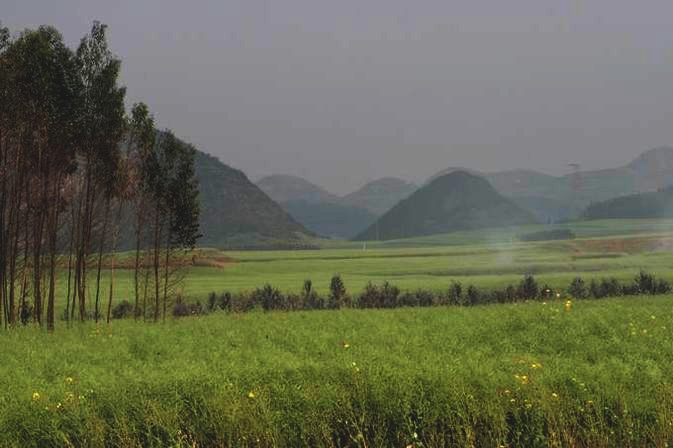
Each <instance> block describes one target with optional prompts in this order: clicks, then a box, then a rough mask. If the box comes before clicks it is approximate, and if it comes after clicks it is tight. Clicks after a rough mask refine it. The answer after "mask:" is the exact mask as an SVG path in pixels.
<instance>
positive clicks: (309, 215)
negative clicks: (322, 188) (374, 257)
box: [281, 201, 377, 239]
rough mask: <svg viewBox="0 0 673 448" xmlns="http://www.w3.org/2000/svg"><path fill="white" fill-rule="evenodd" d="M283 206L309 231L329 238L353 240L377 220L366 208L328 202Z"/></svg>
mask: <svg viewBox="0 0 673 448" xmlns="http://www.w3.org/2000/svg"><path fill="white" fill-rule="evenodd" d="M281 205H282V206H283V208H284V209H285V210H287V211H288V213H290V215H292V217H293V218H294V219H296V220H297V221H298V222H300V223H301V224H302V225H304V226H305V227H306V228H307V229H309V230H311V231H313V232H315V233H316V234H318V235H320V236H324V237H328V238H339V239H349V238H352V237H353V236H355V235H356V234H357V233H358V232H361V231H362V230H363V229H365V228H366V227H367V226H368V225H370V224H371V223H372V222H374V221H375V220H376V218H377V216H376V215H374V214H372V213H371V212H369V210H366V209H364V208H359V207H352V206H348V205H341V204H331V203H328V202H322V203H311V202H306V201H288V202H285V203H283V204H281Z"/></svg>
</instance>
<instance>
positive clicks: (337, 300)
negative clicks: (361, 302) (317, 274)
mask: <svg viewBox="0 0 673 448" xmlns="http://www.w3.org/2000/svg"><path fill="white" fill-rule="evenodd" d="M345 301H346V286H344V282H343V280H341V276H340V275H339V274H334V275H333V276H332V280H330V283H329V302H328V307H329V308H339V307H340V306H342V305H344V304H345Z"/></svg>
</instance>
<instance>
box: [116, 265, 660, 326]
mask: <svg viewBox="0 0 673 448" xmlns="http://www.w3.org/2000/svg"><path fill="white" fill-rule="evenodd" d="M671 291H672V287H671V284H670V283H669V282H668V281H667V280H664V279H657V278H655V276H654V275H653V274H650V273H647V272H644V271H641V272H640V273H639V274H638V275H637V276H636V277H635V278H634V279H633V281H631V282H629V283H620V282H619V280H617V279H616V278H614V277H611V278H601V279H591V280H590V281H589V282H588V283H587V282H586V281H585V280H584V279H583V278H582V277H575V278H574V279H573V280H572V282H571V283H570V284H569V285H568V286H567V287H566V288H564V289H554V288H551V287H550V286H548V285H547V284H543V285H542V286H540V285H539V283H538V281H537V280H536V279H535V277H534V276H532V275H526V276H524V277H523V278H522V279H521V281H520V282H519V283H518V284H516V285H511V284H510V285H508V286H507V287H505V288H503V289H480V288H477V287H476V286H474V285H472V284H470V285H467V286H463V284H462V283H460V282H452V283H451V284H450V285H449V286H448V288H447V289H446V290H444V291H439V292H436V291H429V290H424V289H418V290H416V291H401V290H400V289H399V288H398V287H397V286H395V285H393V284H391V283H389V282H384V283H382V284H380V285H376V284H374V283H371V282H370V283H368V284H367V286H365V288H364V290H362V291H361V292H360V293H359V294H355V295H351V294H349V293H348V291H347V289H346V286H345V284H344V282H343V280H342V278H341V276H340V275H334V276H333V277H332V279H331V281H330V287H329V293H328V294H327V295H326V296H321V295H319V294H318V293H317V292H316V291H315V289H314V288H313V282H312V281H311V280H306V281H305V282H304V285H303V288H302V291H301V292H300V293H298V294H297V293H287V294H284V293H283V292H281V291H280V290H279V289H278V288H275V287H273V286H272V285H270V284H266V285H264V286H263V287H261V288H256V289H255V290H252V291H244V292H238V293H231V292H228V291H227V292H222V293H216V292H211V293H210V294H209V295H208V298H207V300H206V301H205V303H202V302H201V301H197V302H195V303H187V302H184V301H183V300H181V299H178V301H177V303H176V304H175V305H174V307H173V310H172V313H173V316H175V317H182V316H190V315H200V314H205V313H208V312H212V311H218V310H223V311H227V312H235V313H241V312H247V311H252V310H254V309H262V310H264V311H274V310H278V311H298V310H329V309H339V308H361V309H376V308H378V309H383V308H400V307H430V306H475V305H487V304H496V303H517V302H526V301H534V300H537V301H550V300H567V299H569V298H572V299H580V300H583V299H603V298H607V297H618V296H636V295H661V294H668V293H670V292H671ZM133 309H134V307H133V305H132V304H131V303H130V302H128V301H124V302H121V303H120V304H118V305H117V306H116V307H115V309H114V310H113V317H115V318H124V317H128V316H131V315H132V314H133Z"/></svg>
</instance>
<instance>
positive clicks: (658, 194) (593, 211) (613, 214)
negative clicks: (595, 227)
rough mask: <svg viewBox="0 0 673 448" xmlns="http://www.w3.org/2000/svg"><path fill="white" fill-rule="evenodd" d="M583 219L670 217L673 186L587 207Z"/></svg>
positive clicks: (672, 203)
mask: <svg viewBox="0 0 673 448" xmlns="http://www.w3.org/2000/svg"><path fill="white" fill-rule="evenodd" d="M583 217H584V218H585V219H611V218H614V219H628V218H671V217H673V186H671V187H667V188H665V189H662V190H659V191H652V192H647V193H639V194H633V195H628V196H621V197H618V198H614V199H609V200H607V201H602V202H596V203H593V204H591V205H589V206H588V207H587V209H586V210H585V212H584V214H583Z"/></svg>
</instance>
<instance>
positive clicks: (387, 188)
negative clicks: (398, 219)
mask: <svg viewBox="0 0 673 448" xmlns="http://www.w3.org/2000/svg"><path fill="white" fill-rule="evenodd" d="M416 188H417V187H416V186H415V185H413V184H410V183H408V182H406V181H404V180H402V179H398V178H396V177H384V178H382V179H378V180H375V181H373V182H369V183H368V184H366V185H365V186H363V187H362V188H360V189H359V190H357V191H354V192H353V193H350V194H348V195H346V196H344V197H342V198H341V204H344V205H350V206H354V207H361V208H364V209H367V210H369V211H370V212H371V213H373V214H374V215H377V216H378V215H381V214H383V213H384V212H386V211H388V210H389V209H390V208H391V207H392V206H393V205H395V204H397V203H398V202H399V201H401V200H402V199H404V198H406V197H407V196H409V195H410V194H411V193H413V192H414V191H415V190H416Z"/></svg>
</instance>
